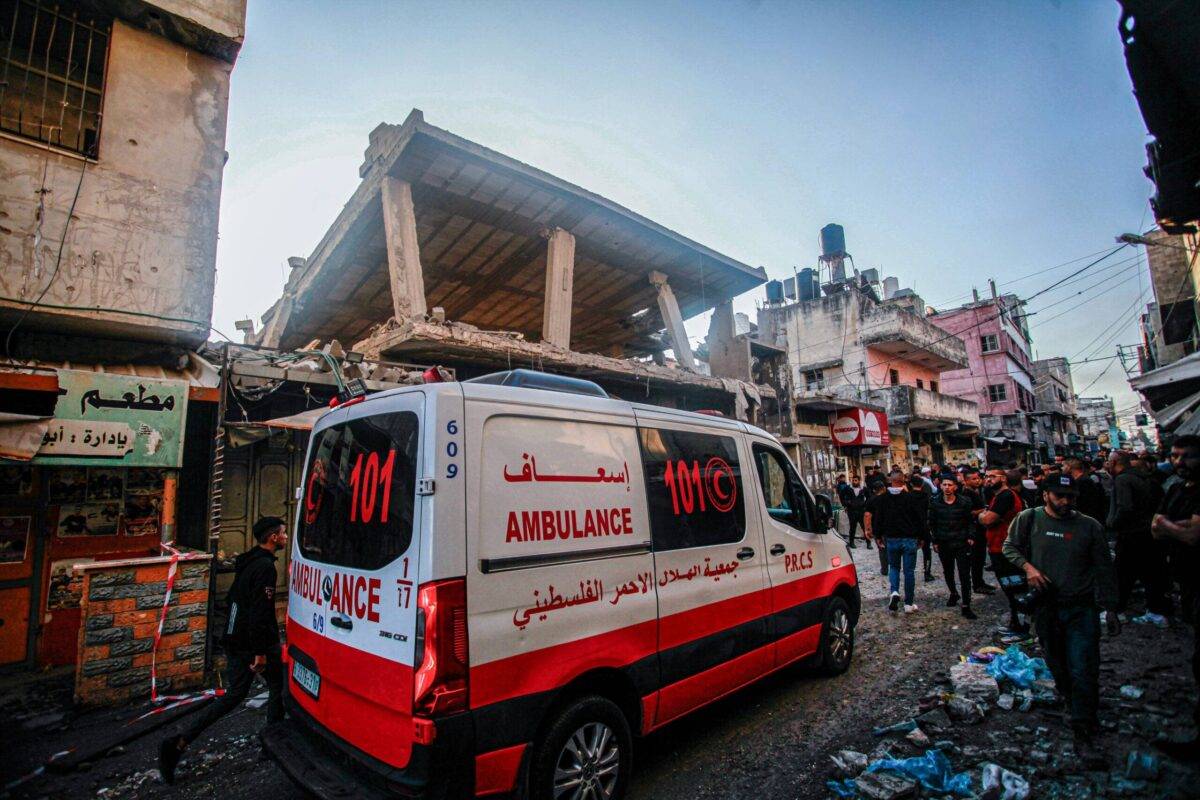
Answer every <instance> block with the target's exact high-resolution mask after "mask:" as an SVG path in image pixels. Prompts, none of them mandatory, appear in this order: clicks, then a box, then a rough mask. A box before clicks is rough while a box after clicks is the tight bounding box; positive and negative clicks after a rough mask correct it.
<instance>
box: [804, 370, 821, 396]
mask: <svg viewBox="0 0 1200 800" xmlns="http://www.w3.org/2000/svg"><path fill="white" fill-rule="evenodd" d="M824 388H825V370H823V369H806V370H804V389H805V391H809V392H815V391H818V390H820V389H824Z"/></svg>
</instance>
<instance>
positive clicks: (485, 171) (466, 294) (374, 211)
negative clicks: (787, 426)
mask: <svg viewBox="0 0 1200 800" xmlns="http://www.w3.org/2000/svg"><path fill="white" fill-rule="evenodd" d="M359 175H360V177H361V182H360V184H359V186H358V188H357V189H356V190H355V192H354V194H353V195H352V196H351V197H350V199H349V200H348V201H347V203H346V205H345V206H344V208H343V209H342V212H341V213H340V214H339V215H338V217H337V219H336V220H334V221H333V224H332V225H331V226H330V228H329V230H328V231H327V232H326V233H325V235H324V237H323V238H322V239H321V241H320V243H319V244H318V245H317V247H316V249H315V250H314V251H313V252H312V254H311V255H309V256H308V257H307V258H293V259H290V260H289V261H290V264H291V267H292V269H291V274H290V276H289V278H288V280H287V283H286V287H285V289H284V292H283V295H282V296H281V297H280V298H279V299H278V300H277V301H276V302H275V303H274V305H272V306H271V308H270V309H269V310H268V311H267V312H266V313H265V314H264V315H263V317H262V328H261V330H258V331H255V332H252V333H250V334H249V335H248V341H249V342H251V343H253V344H256V345H259V346H263V347H268V348H272V349H277V350H284V351H286V350H293V349H297V348H306V347H309V348H311V347H316V346H318V345H322V344H328V343H331V342H337V343H338V344H339V346H340V347H343V348H345V349H346V350H347V351H350V352H354V353H357V354H361V355H362V356H363V357H364V358H366V359H368V360H381V361H395V362H403V363H417V364H441V365H444V366H447V367H450V368H452V369H454V370H455V372H456V373H457V375H458V376H459V377H460V378H471V377H476V376H479V375H482V374H486V373H489V372H494V371H498V370H505V369H510V368H517V367H523V368H532V369H536V370H545V371H550V372H556V373H560V374H565V375H572V376H577V377H581V378H587V379H590V380H593V381H595V382H596V383H598V384H600V385H601V386H603V387H604V388H605V389H606V390H607V391H608V392H609V393H610V394H612V395H613V396H616V397H621V398H625V399H629V400H638V401H643V402H651V403H656V404H659V405H664V406H671V407H676V408H683V409H688V410H712V411H719V412H721V413H723V414H727V415H729V416H737V417H739V418H741V419H747V420H750V421H761V420H763V419H764V415H766V414H769V413H770V412H771V410H772V409H773V406H771V405H769V404H773V402H774V391H773V390H772V388H771V387H770V386H755V385H754V384H753V382H751V381H750V380H743V381H739V380H736V379H733V378H722V377H720V376H717V375H713V374H711V370H710V369H709V368H708V367H707V365H706V364H704V363H703V362H702V361H699V360H698V358H697V355H696V353H694V352H693V349H692V347H691V344H690V343H689V341H688V338H687V333H686V331H685V330H684V324H683V323H684V320H685V319H687V318H690V317H693V316H695V315H697V314H700V313H702V312H704V311H708V310H710V309H713V308H714V307H717V306H719V305H721V304H722V303H725V302H727V301H728V300H730V299H731V298H733V297H735V296H736V295H739V294H741V293H743V292H745V291H747V290H749V289H752V288H754V287H755V286H758V285H760V284H762V283H763V282H765V280H766V275H765V272H764V270H763V269H762V268H760V267H751V266H748V265H746V264H743V263H741V262H739V261H737V260H735V259H733V258H730V257H729V256H726V255H723V254H721V253H718V252H715V251H713V250H711V249H709V248H707V247H705V246H703V245H701V244H699V243H697V242H694V241H692V240H691V239H688V238H687V237H685V236H682V235H680V234H678V233H675V232H674V231H671V230H668V229H667V228H665V227H663V226H662V225H659V224H657V223H655V222H653V221H651V220H649V219H646V218H645V217H642V216H640V215H638V214H636V213H634V212H633V211H630V210H629V209H626V208H624V207H622V206H620V205H618V204H617V203H614V202H612V201H611V200H607V199H605V198H603V197H600V196H599V195H597V194H594V193H592V192H589V191H587V190H585V189H582V188H580V187H578V186H575V185H573V184H571V183H568V182H567V181H565V180H563V179H561V178H558V177H555V176H553V175H550V174H548V173H545V172H543V171H541V170H538V169H536V168H534V167H532V166H529V165H527V164H524V163H521V162H520V161H517V160H515V159H513V158H510V157H508V156H506V155H503V154H501V153H498V152H496V151H494V150H490V149H488V148H486V147H483V146H482V145H479V144H476V143H474V142H471V141H469V140H467V139H464V138H463V137H461V136H457V135H455V134H453V133H451V132H449V131H446V130H443V129H441V128H437V127H435V126H433V125H430V124H429V123H427V122H425V120H424V117H423V115H422V113H421V112H420V111H419V110H414V111H413V112H412V113H410V114H409V116H408V118H407V119H406V120H405V121H404V123H403V124H401V125H387V124H384V125H380V126H378V127H377V128H376V129H375V130H374V131H372V132H371V136H370V143H369V146H368V147H367V150H366V154H365V159H364V161H363V164H362V166H361V167H360V169H359Z"/></svg>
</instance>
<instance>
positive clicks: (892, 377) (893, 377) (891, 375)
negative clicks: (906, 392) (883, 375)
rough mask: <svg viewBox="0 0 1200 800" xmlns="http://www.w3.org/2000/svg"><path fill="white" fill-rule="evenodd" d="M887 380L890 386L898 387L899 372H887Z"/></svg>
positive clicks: (893, 370)
mask: <svg viewBox="0 0 1200 800" xmlns="http://www.w3.org/2000/svg"><path fill="white" fill-rule="evenodd" d="M888 380H890V381H891V382H892V386H899V385H900V371H899V370H895V369H889V370H888Z"/></svg>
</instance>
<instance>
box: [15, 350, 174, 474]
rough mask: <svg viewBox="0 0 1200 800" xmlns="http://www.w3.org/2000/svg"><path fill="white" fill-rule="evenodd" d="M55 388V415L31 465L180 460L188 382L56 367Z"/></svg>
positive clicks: (163, 464) (169, 463) (161, 464)
mask: <svg viewBox="0 0 1200 800" xmlns="http://www.w3.org/2000/svg"><path fill="white" fill-rule="evenodd" d="M58 386H59V392H60V394H59V397H58V403H57V404H56V405H55V407H54V419H53V420H52V421H51V422H50V427H49V428H48V429H47V430H46V435H45V436H44V437H43V439H42V446H41V448H40V449H39V450H38V453H37V455H36V456H34V459H33V463H35V464H45V465H56V464H57V465H87V464H96V463H98V462H103V463H105V464H112V465H114V466H123V467H178V466H180V465H181V464H182V461H183V430H184V421H185V420H186V419H187V400H188V385H187V382H186V381H175V380H163V379H158V378H142V377H138V376H136V375H114V374H111V373H97V372H83V371H76V370H59V371H58Z"/></svg>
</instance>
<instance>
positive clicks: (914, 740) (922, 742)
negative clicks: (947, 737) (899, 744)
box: [904, 728, 929, 750]
mask: <svg viewBox="0 0 1200 800" xmlns="http://www.w3.org/2000/svg"><path fill="white" fill-rule="evenodd" d="M904 738H905V739H907V740H908V741H909V742H910V743H911V744H912V745H913V746H914V747H916V748H918V749H922V750H923V749H924V748H926V747H928V746H929V734H927V733H926V732H925V731H923V730H921V729H920V728H913V729H912V730H911V731H909V732H908V735H907V736H905V737H904Z"/></svg>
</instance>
